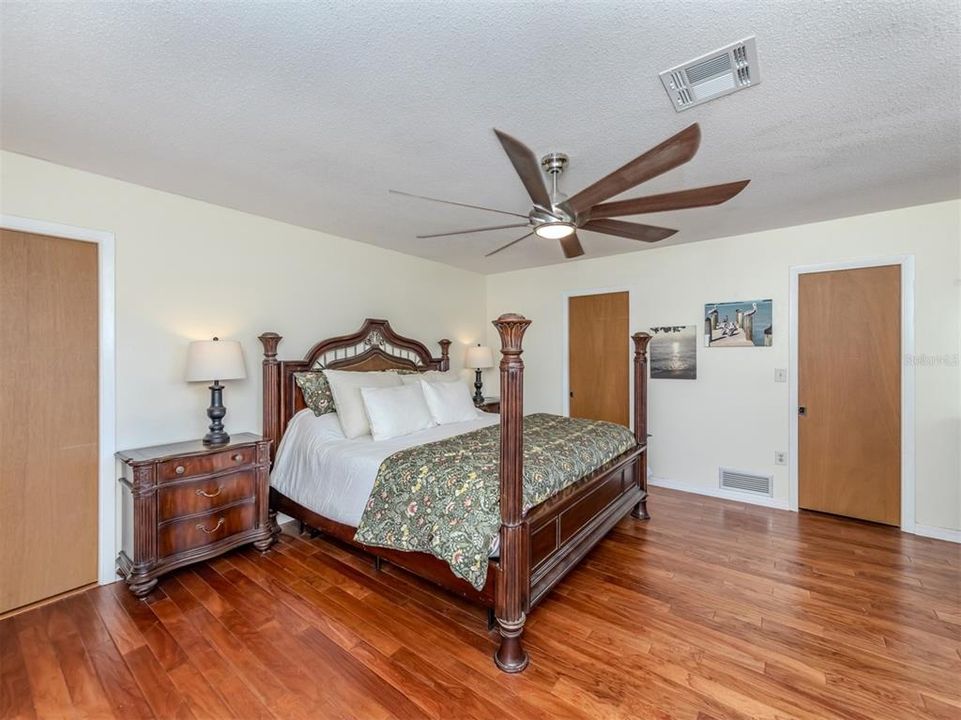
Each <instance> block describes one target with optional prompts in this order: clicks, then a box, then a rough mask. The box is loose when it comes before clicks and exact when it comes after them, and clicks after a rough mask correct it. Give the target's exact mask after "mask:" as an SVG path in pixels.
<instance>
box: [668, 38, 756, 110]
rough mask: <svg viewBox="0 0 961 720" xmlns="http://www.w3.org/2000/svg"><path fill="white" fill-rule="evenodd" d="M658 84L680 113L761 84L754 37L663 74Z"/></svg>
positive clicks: (702, 56)
mask: <svg viewBox="0 0 961 720" xmlns="http://www.w3.org/2000/svg"><path fill="white" fill-rule="evenodd" d="M660 77H661V82H662V83H664V89H665V90H667V94H668V96H669V97H670V98H671V102H672V103H674V109H675V110H677V111H678V112H680V111H681V110H687V109H688V108H691V107H694V106H695V105H700V104H701V103H706V102H707V101H708V100H713V99H714V98H719V97H721V96H722V95H729V94H730V93H732V92H737V91H738V90H744V89H746V88H749V87H751V86H752V85H757V84H758V83H759V82H761V73H760V69H759V68H758V65H757V46H756V45H755V43H754V36H751V37H749V38H745V39H744V40H739V41H738V42H736V43H731V44H730V45H728V46H727V47H723V48H721V49H720V50H715V51H714V52H710V53H708V54H707V55H701V57H699V58H695V59H694V60H690V61H689V62H686V63H683V64H681V65H678V66H677V67H673V68H671V69H670V70H665V71H664V72H662V73H661V76H660Z"/></svg>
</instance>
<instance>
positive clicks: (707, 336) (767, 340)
mask: <svg viewBox="0 0 961 720" xmlns="http://www.w3.org/2000/svg"><path fill="white" fill-rule="evenodd" d="M772 318H773V314H772V303H771V301H770V300H746V301H740V302H725V303H708V304H707V305H705V306H704V344H705V345H706V346H707V347H769V346H770V345H771V344H772V341H773V339H774V328H773V321H772Z"/></svg>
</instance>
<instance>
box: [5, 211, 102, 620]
mask: <svg viewBox="0 0 961 720" xmlns="http://www.w3.org/2000/svg"><path fill="white" fill-rule="evenodd" d="M98 282H99V277H98V267H97V246H96V245H95V244H93V243H87V242H80V241H77V240H64V239H61V238H53V237H46V236H41V235H31V234H28V233H22V232H12V231H9V230H0V338H2V343H0V513H2V514H0V613H2V612H5V611H7V610H11V609H13V608H17V607H21V606H23V605H27V604H30V603H33V602H36V601H38V600H42V599H45V598H48V597H51V596H54V595H57V594H60V593H63V592H66V591H68V590H72V589H75V588H77V587H81V586H84V585H87V584H90V583H92V582H95V581H96V579H97V536H98V511H97V498H98V484H99V480H98V472H97V456H98V442H99V437H98V422H99V412H98V398H99V391H98V385H99V370H98V366H99V357H98V355H99V353H98V349H99V348H98V345H99V309H98Z"/></svg>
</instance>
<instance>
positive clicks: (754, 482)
mask: <svg viewBox="0 0 961 720" xmlns="http://www.w3.org/2000/svg"><path fill="white" fill-rule="evenodd" d="M720 485H721V489H722V490H736V491H737V492H745V493H751V494H752V495H766V496H767V497H771V494H772V490H773V488H774V477H773V476H772V475H755V474H753V473H748V472H742V471H740V470H731V469H730V468H721V469H720Z"/></svg>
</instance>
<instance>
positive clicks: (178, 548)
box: [157, 499, 257, 557]
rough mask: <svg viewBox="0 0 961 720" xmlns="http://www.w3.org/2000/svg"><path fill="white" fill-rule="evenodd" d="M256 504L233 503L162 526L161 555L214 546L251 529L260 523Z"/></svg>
mask: <svg viewBox="0 0 961 720" xmlns="http://www.w3.org/2000/svg"><path fill="white" fill-rule="evenodd" d="M256 521H257V506H256V503H255V502H254V501H253V499H251V501H250V502H245V503H241V504H240V505H233V506H231V507H228V508H225V509H223V510H218V511H215V512H212V513H208V514H206V515H196V516H194V517H192V518H184V519H183V520H177V521H176V522H172V523H170V524H168V525H162V526H161V527H160V530H159V533H158V538H157V540H158V544H159V554H160V556H161V557H166V556H167V555H175V554H177V553H181V552H184V551H185V550H193V549H194V548H199V547H204V546H205V545H212V544H213V543H215V542H218V541H219V540H223V539H224V538H228V537H230V536H231V535H236V534H237V533H242V532H244V531H245V530H252V529H253V528H254V527H255V526H256V524H257V522H256Z"/></svg>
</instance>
